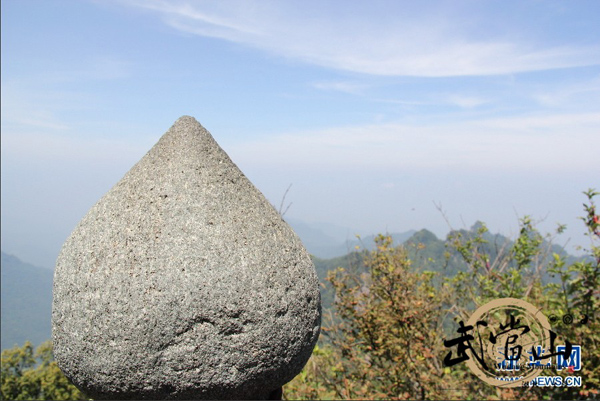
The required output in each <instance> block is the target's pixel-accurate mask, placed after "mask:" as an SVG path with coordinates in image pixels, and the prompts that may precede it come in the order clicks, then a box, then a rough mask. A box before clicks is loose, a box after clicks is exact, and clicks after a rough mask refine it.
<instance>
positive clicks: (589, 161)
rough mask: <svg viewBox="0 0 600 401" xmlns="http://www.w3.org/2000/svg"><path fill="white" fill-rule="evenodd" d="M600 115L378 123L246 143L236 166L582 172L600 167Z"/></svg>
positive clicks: (238, 150)
mask: <svg viewBox="0 0 600 401" xmlns="http://www.w3.org/2000/svg"><path fill="white" fill-rule="evenodd" d="M598 126H600V114H599V113H590V114H563V115H555V116H547V115H532V116H523V117H511V118H504V119H485V120H472V121H465V122H456V123H446V124H443V125H441V124H440V125H436V124H414V125H407V124H373V125H366V126H358V127H338V128H331V129H324V130H315V131H309V132H298V133H290V134H282V135H279V136H275V137H269V138H265V139H262V140H256V141H248V142H245V143H241V144H239V145H237V146H236V147H233V149H231V151H232V153H233V154H234V155H235V158H236V160H241V161H243V162H244V163H249V164H257V165H262V164H264V163H269V164H271V165H281V166H283V165H285V166H295V167H301V168H306V169H311V168H312V169H317V170H318V169H324V168H325V169H373V168H375V169H379V168H386V169H388V168H397V169H413V168H415V169H426V170H429V171H431V170H440V169H442V170H444V171H446V170H447V169H454V170H460V171H466V170H469V171H500V170H501V171H504V172H507V171H518V170H522V171H531V170H535V171H546V172H548V173H551V172H553V171H554V172H557V171H562V172H568V171H571V172H577V171H585V170H587V171H589V169H591V168H597V166H596V164H597V149H595V148H594V146H590V144H593V143H595V141H596V138H597V128H598Z"/></svg>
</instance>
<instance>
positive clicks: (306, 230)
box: [285, 219, 416, 259]
mask: <svg viewBox="0 0 600 401" xmlns="http://www.w3.org/2000/svg"><path fill="white" fill-rule="evenodd" d="M285 220H286V221H287V223H288V224H289V225H290V226H292V228H293V229H294V231H295V232H296V234H298V236H299V237H300V239H301V240H302V243H303V244H304V246H305V247H306V249H307V250H308V252H309V253H310V254H311V255H314V256H316V257H318V258H321V259H331V258H337V257H340V256H344V255H346V254H348V253H350V252H353V251H355V250H356V247H357V246H358V247H359V248H360V249H367V250H371V249H373V247H374V246H375V242H374V240H375V235H369V236H366V237H361V238H360V239H359V238H357V236H356V234H355V233H354V232H352V231H351V230H350V229H348V228H344V227H338V226H334V225H331V224H325V223H310V224H309V223H305V222H303V221H300V220H295V219H285ZM414 233H416V231H415V230H409V231H406V232H403V233H393V234H390V235H391V236H392V238H393V240H394V243H395V244H402V243H403V242H404V241H406V240H407V239H409V238H410V237H411V236H412V235H413V234H414Z"/></svg>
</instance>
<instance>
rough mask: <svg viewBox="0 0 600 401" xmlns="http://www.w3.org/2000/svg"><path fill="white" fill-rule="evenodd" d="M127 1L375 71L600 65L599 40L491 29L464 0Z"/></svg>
mask: <svg viewBox="0 0 600 401" xmlns="http://www.w3.org/2000/svg"><path fill="white" fill-rule="evenodd" d="M125 3H126V4H129V5H131V6H134V7H138V8H141V9H145V10H149V11H151V12H154V13H156V14H158V15H159V16H160V18H161V19H162V20H163V21H164V23H166V24H168V25H169V26H171V27H173V28H174V29H176V30H179V31H181V32H185V33H188V34H193V35H200V36H205V37H214V38H220V39H224V40H227V41H231V42H235V43H240V44H243V45H246V46H250V47H253V48H257V49H260V50H263V51H267V52H270V53H274V54H277V55H280V56H283V57H288V58H293V59H297V60H301V61H304V62H306V63H311V64H316V65H319V66H323V67H328V68H333V69H337V70H345V71H352V72H359V73H366V74H373V75H383V76H394V75H408V76H429V77H438V76H464V75H492V74H511V73H516V72H523V71H535V70H545V69H555V68H565V67H575V66H585V65H597V64H599V63H600V46H598V45H586V44H580V45H577V44H572V45H570V46H564V45H560V44H553V43H551V42H548V43H546V42H543V41H542V40H534V39H533V37H535V36H536V35H530V36H531V38H528V37H527V34H528V32H527V29H528V27H525V26H521V27H519V26H512V25H511V29H513V30H516V31H517V32H516V33H514V32H512V31H511V32H509V31H507V30H500V29H501V28H496V30H497V31H493V30H492V29H493V28H492V25H491V24H489V20H493V19H494V18H497V17H496V16H495V15H483V16H481V15H479V16H476V15H473V14H472V13H469V12H468V5H465V4H463V3H451V7H450V6H449V5H447V4H445V3H439V7H441V8H444V7H446V8H447V10H446V11H448V13H447V14H448V16H447V17H445V18H444V17H443V14H444V13H441V12H436V13H432V12H431V7H430V6H425V5H422V6H419V7H416V6H411V7H407V6H406V4H402V3H397V2H389V3H385V6H386V7H387V8H389V10H388V11H387V12H381V11H382V10H381V8H382V7H379V8H380V10H379V11H380V13H379V14H377V15H374V14H373V12H372V11H371V9H374V8H377V7H373V6H372V5H371V3H363V2H345V3H344V8H345V10H337V12H336V13H335V15H336V18H334V19H331V18H325V17H323V16H322V14H325V13H321V11H323V9H324V8H329V11H331V9H333V8H335V7H338V8H339V6H340V4H339V3H332V2H314V3H312V2H311V3H310V4H305V2H275V1H261V2H245V1H228V2H191V1H168V2H167V1H162V0H146V1H137V0H136V1H133V0H131V1H125ZM411 8H412V9H413V10H409V12H407V11H406V9H411ZM329 14H331V12H330V13H329ZM415 17H418V18H415ZM466 18H469V20H468V21H467V20H466ZM415 21H418V23H416V22H415ZM467 22H468V23H467ZM502 25H503V24H498V25H496V26H497V27H498V26H502ZM467 27H469V28H467ZM467 29H469V31H468V32H467ZM505 29H507V28H505ZM473 32H475V33H479V34H473ZM484 33H485V34H484ZM523 37H525V39H524V40H523ZM516 38H519V39H516Z"/></svg>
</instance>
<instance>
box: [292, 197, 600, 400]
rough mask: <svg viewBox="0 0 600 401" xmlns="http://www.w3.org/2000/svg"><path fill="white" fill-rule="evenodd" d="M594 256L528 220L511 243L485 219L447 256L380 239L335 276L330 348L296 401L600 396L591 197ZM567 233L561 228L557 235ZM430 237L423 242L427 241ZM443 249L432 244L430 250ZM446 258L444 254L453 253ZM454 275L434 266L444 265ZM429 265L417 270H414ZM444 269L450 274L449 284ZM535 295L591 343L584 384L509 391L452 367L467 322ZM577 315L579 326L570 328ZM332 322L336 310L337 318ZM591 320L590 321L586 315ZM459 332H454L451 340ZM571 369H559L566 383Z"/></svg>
mask: <svg viewBox="0 0 600 401" xmlns="http://www.w3.org/2000/svg"><path fill="white" fill-rule="evenodd" d="M585 195H586V196H587V198H588V202H587V203H586V204H584V211H585V213H586V215H585V216H584V217H583V218H582V220H583V221H584V223H585V225H586V228H587V230H588V236H589V237H590V241H591V246H590V248H589V249H586V251H587V253H588V254H589V255H590V257H588V258H585V259H581V260H576V261H574V260H572V259H567V258H566V257H565V256H564V253H562V252H559V251H557V248H556V247H555V246H553V245H552V239H553V237H552V236H546V237H543V236H542V235H541V234H540V233H539V232H538V231H537V230H536V228H535V225H534V223H533V222H532V220H531V218H530V217H527V216H526V217H524V218H523V219H521V220H520V231H519V236H518V238H517V239H516V240H515V241H514V242H510V241H502V240H500V241H499V237H498V236H496V237H494V236H492V235H491V234H489V232H488V230H487V228H486V226H485V224H483V223H478V224H477V225H476V226H475V227H474V228H473V229H472V230H470V231H465V230H461V231H452V232H451V233H450V234H449V235H448V238H447V239H446V242H445V249H442V247H440V245H439V243H438V242H437V241H436V240H435V237H434V236H433V238H431V237H432V235H427V233H421V234H420V237H418V238H415V239H414V240H413V241H409V242H408V243H406V244H405V247H393V246H392V245H391V239H390V238H389V237H384V236H380V237H378V238H377V241H376V242H377V249H376V250H375V251H373V252H370V253H364V252H363V253H362V254H361V255H362V256H363V257H362V259H361V263H362V264H361V265H359V266H350V267H345V268H338V269H335V270H332V271H331V272H330V273H329V275H328V277H327V280H328V283H329V285H330V286H331V293H330V296H331V297H332V298H333V304H334V305H333V306H334V309H333V310H332V311H330V314H331V317H330V318H329V319H328V320H326V321H325V322H324V325H323V333H324V334H323V336H322V338H321V341H320V343H319V344H320V346H319V347H317V348H316V349H315V352H314V353H313V356H312V358H311V360H310V361H309V363H308V364H307V366H306V367H305V369H304V370H303V371H302V373H301V374H300V375H298V376H297V377H296V378H295V379H294V380H293V381H292V382H290V383H289V384H288V385H286V387H285V392H284V395H285V397H286V398H287V399H331V398H336V399H352V398H360V399H587V398H595V397H598V396H599V395H600V392H599V389H600V349H599V345H600V247H599V246H598V241H599V240H600V219H599V218H598V215H597V214H596V206H595V204H594V197H595V196H597V195H598V193H597V192H595V191H593V190H590V191H587V192H585ZM564 229H565V226H559V227H558V229H557V235H558V234H561V233H562V232H563V231H564ZM421 241H422V242H421ZM424 242H425V243H430V244H435V245H434V246H433V247H432V249H427V246H426V245H424V244H423V243H424ZM442 252H443V253H442ZM442 255H443V259H445V261H446V266H449V268H448V269H447V270H445V271H441V270H439V269H434V270H437V272H429V271H427V270H428V269H429V268H430V267H432V266H434V267H435V265H436V264H437V263H439V260H440V256H442ZM415 262H416V263H418V266H414V263H415ZM439 273H445V276H446V277H445V278H443V277H441V276H442V275H441V274H439ZM504 297H513V298H519V299H523V300H525V301H527V302H529V303H531V304H533V305H536V306H537V307H539V308H540V309H541V310H542V311H544V312H545V313H546V314H547V315H550V314H554V315H556V316H558V317H559V320H558V323H556V325H553V327H552V329H553V330H554V331H556V332H557V333H558V341H559V343H563V341H565V340H569V341H570V342H571V343H572V344H576V345H581V347H582V370H581V371H580V372H577V375H578V376H581V377H582V386H581V387H559V388H554V387H533V388H512V389H501V388H498V387H494V386H491V385H488V384H486V383H485V382H483V381H481V380H479V379H477V378H476V377H475V376H473V374H472V373H471V372H470V371H469V370H468V369H467V368H466V367H465V365H464V364H459V365H454V366H452V367H451V368H448V367H443V366H442V364H441V361H442V360H443V358H444V356H445V355H446V354H447V353H448V349H447V348H444V347H443V346H442V345H443V339H444V338H448V335H451V336H452V337H455V336H456V333H455V331H456V322H457V321H459V320H463V321H467V320H468V318H469V316H470V315H471V314H472V313H473V311H474V310H475V309H476V308H477V307H479V306H481V305H483V304H485V303H487V302H489V301H491V300H494V299H498V298H504ZM566 314H571V315H573V316H574V318H575V322H574V323H573V324H566V323H562V319H560V318H562V317H563V316H565V315H566ZM327 316H329V315H326V317H327ZM586 316H587V322H585V323H584V322H583V321H582V319H584V317H586ZM449 329H452V330H454V332H453V333H450V331H449ZM565 371H566V370H562V371H558V372H555V371H553V372H552V373H551V374H552V375H555V374H558V375H562V376H566V375H567V374H568V373H566V372H565Z"/></svg>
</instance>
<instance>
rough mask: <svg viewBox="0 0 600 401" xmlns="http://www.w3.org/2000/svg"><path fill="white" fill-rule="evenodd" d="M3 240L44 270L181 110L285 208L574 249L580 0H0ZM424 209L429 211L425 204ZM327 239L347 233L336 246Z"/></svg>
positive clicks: (586, 92)
mask: <svg viewBox="0 0 600 401" xmlns="http://www.w3.org/2000/svg"><path fill="white" fill-rule="evenodd" d="M1 7H2V120H1V121H2V123H1V129H2V135H1V140H2V146H1V148H2V206H1V207H2V250H3V251H4V252H8V253H12V254H15V255H16V256H18V257H20V258H22V259H23V260H25V261H28V262H31V263H34V264H38V265H42V266H48V267H50V266H52V265H53V264H54V260H55V259H56V256H57V255H58V252H59V250H60V246H61V245H62V243H63V242H64V240H65V239H66V237H67V236H68V235H69V233H70V232H71V230H72V229H73V228H74V226H75V225H76V224H77V222H78V221H79V220H80V219H81V217H83V215H84V214H85V212H86V211H87V210H88V209H89V208H90V207H91V206H92V205H93V204H94V203H95V202H96V201H97V200H98V199H99V198H100V197H101V196H102V195H103V194H104V193H105V192H106V191H108V190H109V189H110V187H111V186H112V185H114V184H115V183H116V182H117V181H118V180H119V179H120V178H121V177H122V176H123V174H124V173H125V172H126V171H127V170H128V169H129V168H130V167H131V166H132V165H133V164H134V163H135V162H136V161H137V160H139V159H140V158H141V157H142V156H143V155H144V154H145V152H147V151H148V150H149V149H150V147H151V146H152V145H153V144H154V143H155V142H156V141H157V140H158V138H160V136H161V135H162V134H163V133H164V132H166V131H167V129H168V128H169V127H170V126H171V125H172V124H173V122H174V121H175V120H176V119H177V118H178V117H180V116H181V115H185V114H187V115H192V116H194V117H196V119H197V120H198V121H200V123H201V124H202V125H204V126H205V127H206V128H207V129H208V130H209V131H210V132H211V133H212V134H213V136H214V137H215V139H216V140H217V141H218V142H219V143H220V145H221V146H222V147H223V148H224V149H225V151H226V152H227V153H228V154H229V155H230V157H231V158H232V159H233V160H234V162H236V164H237V165H238V166H239V167H240V168H241V169H242V171H243V172H244V173H245V174H246V175H247V176H248V177H249V178H250V179H251V180H252V182H253V183H254V184H255V185H256V186H257V187H258V188H259V189H260V190H261V191H262V192H263V193H264V194H265V195H266V196H267V198H268V199H269V200H270V201H271V202H272V203H274V204H276V205H279V203H280V201H281V198H282V196H283V194H284V193H285V191H286V188H288V186H289V185H290V184H293V185H292V187H291V189H290V191H289V193H288V195H287V198H286V200H287V201H288V202H292V206H291V207H290V209H289V211H288V212H287V214H286V217H287V218H291V219H297V220H301V221H304V222H307V223H328V224H331V225H333V226H338V227H341V229H339V230H338V231H339V232H341V233H345V235H347V236H349V237H352V235H353V234H361V235H368V234H372V233H377V232H385V231H388V232H395V231H406V230H409V229H420V228H428V229H430V230H432V231H433V232H434V233H436V234H437V235H438V236H440V237H442V236H444V235H445V234H446V233H447V232H448V230H449V225H448V223H447V221H446V218H447V220H448V221H449V222H450V224H451V225H452V226H453V227H454V228H463V227H469V226H471V225H472V224H473V223H474V222H475V221H476V220H482V221H485V222H486V223H488V225H489V227H490V229H491V230H492V231H494V232H501V233H503V234H506V235H515V234H516V233H517V231H518V220H517V218H518V216H522V215H526V214H528V215H532V216H533V218H534V219H535V220H540V223H539V228H540V229H541V230H542V231H550V230H552V229H553V228H554V227H555V225H556V223H557V222H561V223H565V224H567V226H568V231H567V233H566V235H563V236H562V237H561V239H560V241H559V243H564V242H566V241H567V240H569V239H570V240H569V243H568V247H569V249H571V250H573V246H575V245H586V244H587V242H586V238H585V237H584V236H583V235H582V228H583V226H582V224H581V222H579V221H578V220H577V216H579V215H581V214H582V210H581V203H582V201H583V200H584V198H583V195H581V192H582V191H583V190H586V189H588V188H590V187H595V188H600V163H598V160H597V159H598V154H599V153H600V152H599V146H598V143H599V141H598V138H599V134H600V28H599V27H598V23H597V21H598V18H599V17H600V3H599V2H597V1H578V2H565V1H543V2H541V1H486V2H481V1H451V2H450V1H448V2H445V1H431V2H397V1H373V2H362V1H302V2H300V1H294V2H292V1H287V2H286V1H239V2H238V1H218V2H217V1H209V2H204V1H158V0H145V1H141V0H140V1H135V0H121V1H110V0H109V1H77V2H74V1H47V2H46V1H43V2H42V1H10V0H8V1H2V3H1ZM436 204H437V205H441V208H442V209H443V210H444V211H445V213H446V215H445V217H446V218H444V216H443V215H442V213H441V212H440V211H438V210H437V208H436V206H435V205H436ZM342 239H343V238H342Z"/></svg>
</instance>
